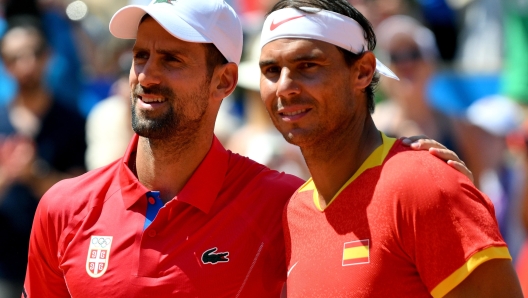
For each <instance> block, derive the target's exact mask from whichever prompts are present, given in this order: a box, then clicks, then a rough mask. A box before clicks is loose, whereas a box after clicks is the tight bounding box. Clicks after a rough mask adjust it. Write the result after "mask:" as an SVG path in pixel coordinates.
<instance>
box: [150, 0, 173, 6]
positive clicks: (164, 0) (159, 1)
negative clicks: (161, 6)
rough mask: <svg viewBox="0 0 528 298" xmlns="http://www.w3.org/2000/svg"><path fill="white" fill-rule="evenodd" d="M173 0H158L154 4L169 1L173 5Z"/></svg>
mask: <svg viewBox="0 0 528 298" xmlns="http://www.w3.org/2000/svg"><path fill="white" fill-rule="evenodd" d="M171 1H172V0H156V2H154V4H156V3H169V4H170V5H172V2H171Z"/></svg>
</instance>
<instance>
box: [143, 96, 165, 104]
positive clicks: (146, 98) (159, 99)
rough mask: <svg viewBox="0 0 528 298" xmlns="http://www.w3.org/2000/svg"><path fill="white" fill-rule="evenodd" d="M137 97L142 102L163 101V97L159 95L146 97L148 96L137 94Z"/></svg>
mask: <svg viewBox="0 0 528 298" xmlns="http://www.w3.org/2000/svg"><path fill="white" fill-rule="evenodd" d="M138 98H139V99H140V100H141V101H142V102H144V103H161V102H164V101H165V99H164V98H161V97H154V98H148V97H143V96H138Z"/></svg>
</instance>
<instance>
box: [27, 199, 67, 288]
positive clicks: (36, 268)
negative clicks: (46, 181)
mask: <svg viewBox="0 0 528 298" xmlns="http://www.w3.org/2000/svg"><path fill="white" fill-rule="evenodd" d="M49 199H50V195H49V192H48V193H47V194H45V195H44V197H43V198H42V200H41V201H40V203H39V206H38V208H37V211H36V213H35V218H34V220H33V228H32V230H31V237H30V242H29V255H28V265H27V271H26V279H25V281H24V293H23V295H22V297H23V298H31V297H48V298H53V297H70V294H69V292H68V289H67V286H66V282H65V280H64V276H63V273H62V270H61V269H60V268H59V253H58V251H59V250H58V244H59V238H60V233H59V232H58V229H57V227H56V223H57V222H58V220H57V219H56V218H55V219H54V218H53V217H54V215H55V214H56V213H55V212H53V210H51V208H53V204H51V203H50V200H49ZM54 223H55V224H54Z"/></svg>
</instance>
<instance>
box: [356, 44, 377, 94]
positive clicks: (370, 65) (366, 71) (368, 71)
mask: <svg viewBox="0 0 528 298" xmlns="http://www.w3.org/2000/svg"><path fill="white" fill-rule="evenodd" d="M355 69H356V71H357V72H356V73H355V75H354V76H355V78H354V79H355V81H356V82H355V85H356V87H357V88H358V89H361V90H362V89H365V88H367V86H368V85H370V83H371V82H372V77H373V76H374V73H375V72H376V57H375V56H374V54H373V53H372V52H365V53H363V55H361V57H360V58H359V60H358V61H356V63H355Z"/></svg>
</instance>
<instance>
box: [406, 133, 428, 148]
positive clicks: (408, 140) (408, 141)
mask: <svg viewBox="0 0 528 298" xmlns="http://www.w3.org/2000/svg"><path fill="white" fill-rule="evenodd" d="M401 139H402V142H403V144H405V145H407V146H410V145H411V144H412V143H414V142H416V141H418V140H425V139H429V137H428V136H426V135H418V136H412V137H408V138H407V137H402V138H401Z"/></svg>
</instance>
